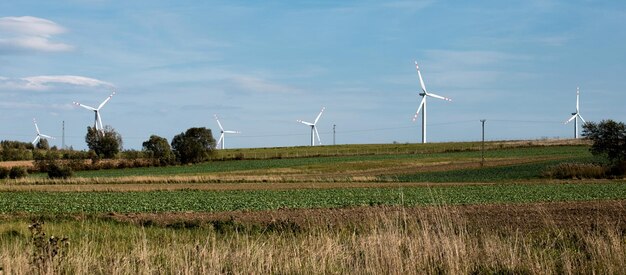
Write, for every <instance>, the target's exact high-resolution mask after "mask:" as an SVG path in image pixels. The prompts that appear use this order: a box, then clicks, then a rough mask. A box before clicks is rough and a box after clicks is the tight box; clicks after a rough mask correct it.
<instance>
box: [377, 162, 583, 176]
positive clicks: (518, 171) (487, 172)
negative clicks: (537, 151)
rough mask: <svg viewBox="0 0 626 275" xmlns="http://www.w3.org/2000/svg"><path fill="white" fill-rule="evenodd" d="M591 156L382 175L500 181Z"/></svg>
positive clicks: (536, 174) (533, 173) (531, 174)
mask: <svg viewBox="0 0 626 275" xmlns="http://www.w3.org/2000/svg"><path fill="white" fill-rule="evenodd" d="M594 160H595V158H593V157H578V158H568V159H560V160H550V161H541V162H534V163H527V164H517V165H506V166H496V167H483V168H473V169H463V170H452V171H442V172H424V173H417V174H409V175H397V176H393V177H390V176H384V177H381V180H382V179H386V180H389V179H392V180H396V181H400V182H501V181H511V180H528V179H538V178H541V173H542V172H543V171H544V170H545V169H546V168H547V167H550V166H553V165H556V164H559V163H563V162H568V163H575V162H579V163H587V162H593V161H594Z"/></svg>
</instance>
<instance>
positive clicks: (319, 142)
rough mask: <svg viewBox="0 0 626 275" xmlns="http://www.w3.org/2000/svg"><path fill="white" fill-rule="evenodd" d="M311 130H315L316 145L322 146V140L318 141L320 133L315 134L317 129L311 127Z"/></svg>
mask: <svg viewBox="0 0 626 275" xmlns="http://www.w3.org/2000/svg"><path fill="white" fill-rule="evenodd" d="M313 130H315V135H316V136H317V144H319V145H322V140H321V139H320V133H318V132H317V127H315V126H313Z"/></svg>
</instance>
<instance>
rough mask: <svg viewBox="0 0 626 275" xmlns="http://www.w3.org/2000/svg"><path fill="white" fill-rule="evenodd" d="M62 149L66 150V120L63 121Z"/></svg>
mask: <svg viewBox="0 0 626 275" xmlns="http://www.w3.org/2000/svg"><path fill="white" fill-rule="evenodd" d="M61 149H62V150H65V120H64V121H63V136H62V138H61Z"/></svg>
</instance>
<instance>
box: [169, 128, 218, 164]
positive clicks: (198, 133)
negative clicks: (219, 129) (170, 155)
mask: <svg viewBox="0 0 626 275" xmlns="http://www.w3.org/2000/svg"><path fill="white" fill-rule="evenodd" d="M172 149H173V150H174V154H175V155H176V158H177V159H178V161H180V162H181V163H198V162H202V161H206V160H209V159H210V157H211V156H212V155H213V154H215V139H214V138H213V134H212V132H211V129H207V128H205V127H201V128H189V129H187V131H186V132H184V133H180V134H178V135H176V136H175V137H174V139H172Z"/></svg>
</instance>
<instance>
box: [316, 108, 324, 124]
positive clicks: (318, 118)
mask: <svg viewBox="0 0 626 275" xmlns="http://www.w3.org/2000/svg"><path fill="white" fill-rule="evenodd" d="M325 109H326V107H322V110H321V111H320V114H319V115H317V117H316V118H315V122H313V124H317V121H318V120H320V117H321V116H322V113H323V112H324V110H325Z"/></svg>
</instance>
